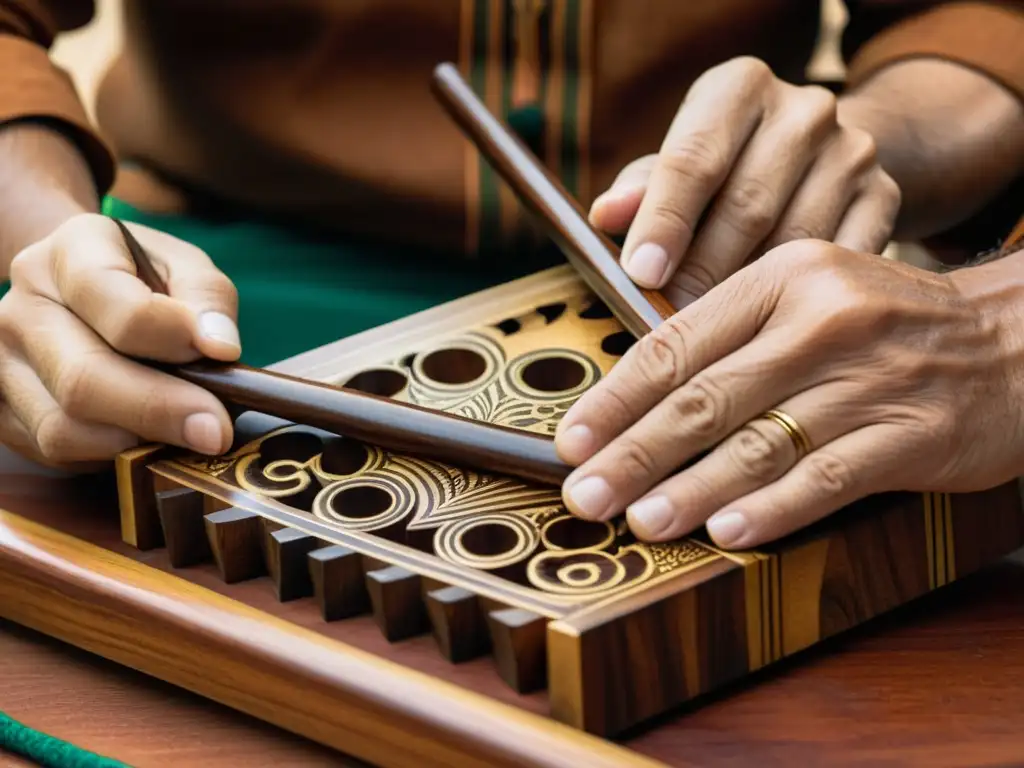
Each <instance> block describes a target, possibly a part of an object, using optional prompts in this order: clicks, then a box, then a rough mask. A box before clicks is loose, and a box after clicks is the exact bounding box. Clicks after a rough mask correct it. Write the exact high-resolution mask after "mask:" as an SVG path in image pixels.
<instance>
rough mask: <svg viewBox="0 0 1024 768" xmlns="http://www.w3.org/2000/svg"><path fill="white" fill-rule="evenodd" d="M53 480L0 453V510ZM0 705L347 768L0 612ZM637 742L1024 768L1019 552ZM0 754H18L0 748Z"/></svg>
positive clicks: (36, 719) (62, 725) (105, 746)
mask: <svg viewBox="0 0 1024 768" xmlns="http://www.w3.org/2000/svg"><path fill="white" fill-rule="evenodd" d="M43 486H47V490H46V492H45V493H43V492H42V491H41V490H39V489H41V488H42V487H43ZM53 486H54V484H53V483H52V481H49V480H48V479H47V477H46V476H45V475H41V474H40V473H39V472H38V470H35V469H33V468H31V467H27V466H26V465H24V464H23V463H20V462H18V461H17V460H16V459H14V458H13V457H11V456H10V455H9V454H5V453H2V452H0V500H2V504H0V506H3V507H4V508H6V509H8V510H10V511H11V512H15V513H18V512H19V507H22V506H23V507H24V508H25V509H28V508H29V507H31V506H32V505H38V504H39V503H40V500H41V499H42V498H49V497H52V493H53ZM85 508H86V505H84V504H83V510H84V509H85ZM88 513H89V514H96V513H95V512H88ZM111 514H112V515H115V516H116V510H113V509H112V510H111ZM0 711H3V712H5V713H6V714H8V715H9V716H11V717H13V718H15V719H17V720H20V721H22V722H24V723H26V724H27V725H29V726H32V727H34V728H37V729H39V730H42V731H44V732H46V733H49V734H52V735H54V736H57V737H59V738H63V739H66V740H68V741H71V742H73V743H75V744H78V745H79V746H82V747H85V748H87V749H91V750H94V751H97V752H100V753H103V754H106V755H109V756H111V757H115V758H118V759H120V760H123V761H125V762H127V763H129V764H131V765H135V766H139V767H140V768H145V767H146V766H159V767H160V768H172V767H174V766H190V767H191V766H236V765H237V766H264V765H265V766H277V765H287V766H319V765H351V764H353V762H352V761H348V760H343V758H342V757H341V756H340V755H337V754H336V753H331V752H329V751H328V750H326V749H322V748H320V747H318V746H316V745H314V744H312V743H310V742H308V741H304V740H303V739H300V738H298V737H295V736H292V735H290V734H287V733H285V732H283V731H281V730H279V729H276V728H274V727H271V726H268V725H265V724H263V723H261V722H259V721H257V720H255V719H252V718H250V717H247V716H244V715H241V714H238V713H236V712H234V711H232V710H229V709H227V708H225V707H222V706H220V705H217V704H213V703H212V702H209V701H206V700H204V699H202V698H200V697H198V696H195V695H192V694H190V693H186V692H184V691H182V690H179V689H176V688H173V687H172V686H169V685H166V684H164V683H162V682H160V681H157V680H154V679H152V678H149V677H147V676H145V675H142V674H140V673H137V672H134V671H132V670H128V669H125V668H121V667H119V666H117V665H115V664H112V663H110V662H107V661H105V660H103V659H101V658H98V657H95V656H92V655H90V654H88V653H85V652H82V651H79V650H77V649H75V648H72V647H70V646H67V645H64V644H62V643H60V642H58V641H55V640H52V639H50V638H47V637H45V636H43V635H39V634H37V633H35V632H32V631H29V630H27V629H24V628H22V627H19V626H16V625H13V624H10V623H6V622H3V621H0ZM635 738H637V739H641V740H643V741H644V742H646V743H647V745H648V746H657V747H658V752H659V753H661V754H671V755H673V760H672V762H673V763H677V764H690V765H699V766H732V765H736V766H746V765H758V766H774V765H779V766H789V765H802V766H809V765H823V764H827V765H885V766H899V765H914V766H916V765H925V764H926V765H928V766H929V767H930V768H932V767H934V766H966V765H1024V558H1022V557H1018V558H1014V559H1010V560H1008V561H1006V562H1004V563H1002V564H1000V565H998V566H996V567H993V568H991V569H989V570H987V571H985V572H983V573H981V574H978V575H976V576H974V577H970V578H968V579H966V580H964V581H962V582H960V583H957V584H954V585H953V586H951V587H949V588H947V589H946V590H944V591H942V592H940V593H938V594H936V595H933V596H931V597H929V598H926V599H924V600H923V601H920V602H919V603H917V604H915V605H913V606H910V607H909V608H907V609H904V610H902V611H899V612H897V613H896V614H893V615H890V616H889V617H886V618H884V619H882V620H880V621H878V622H875V623H873V624H871V625H868V626H866V627H862V628H860V629H858V630H856V631H855V632H854V633H852V634H850V635H847V636H846V637H844V638H840V639H838V640H834V641H831V642H829V643H827V644H825V645H824V646H823V647H821V648H819V649H816V650H814V651H812V652H810V653H808V654H805V655H803V656H801V657H798V658H796V659H794V660H791V661H787V662H784V663H783V664H781V665H779V666H777V667H776V668H775V669H773V670H767V671H765V672H763V673H761V674H759V675H756V676H755V677H754V678H753V679H751V680H749V681H747V682H745V683H744V684H742V685H740V686H736V687H734V688H732V689H731V690H728V691H725V692H723V693H722V694H721V695H719V696H716V697H715V698H714V699H713V700H711V701H706V702H704V703H703V704H702V705H701V706H699V707H693V708H690V709H688V710H686V711H681V712H677V713H674V714H673V715H672V716H671V717H667V718H665V719H664V720H663V721H662V722H661V723H658V724H656V725H655V726H654V727H653V728H651V729H648V730H646V731H645V732H644V733H642V734H639V735H637V736H636V737H635ZM0 765H12V766H13V765H24V763H22V762H21V761H16V760H15V759H14V758H10V759H9V760H8V758H7V756H5V755H3V754H2V753H0Z"/></svg>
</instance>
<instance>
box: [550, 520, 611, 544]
mask: <svg viewBox="0 0 1024 768" xmlns="http://www.w3.org/2000/svg"><path fill="white" fill-rule="evenodd" d="M545 536H546V538H547V540H548V541H549V542H550V543H551V544H552V545H554V546H556V547H561V548H562V549H582V548H584V547H593V546H596V545H597V544H600V543H601V542H602V541H604V540H605V538H606V537H607V536H608V527H607V526H605V525H603V524H600V523H590V522H587V521H586V520H580V519H579V518H578V517H566V518H563V519H561V520H557V521H556V522H554V523H552V524H551V527H550V528H548V529H547V532H546V533H545Z"/></svg>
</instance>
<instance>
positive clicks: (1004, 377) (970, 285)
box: [947, 252, 1024, 471]
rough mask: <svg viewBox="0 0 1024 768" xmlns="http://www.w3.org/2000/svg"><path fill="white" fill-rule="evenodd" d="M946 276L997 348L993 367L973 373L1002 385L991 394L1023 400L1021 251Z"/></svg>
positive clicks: (1023, 277) (1023, 274)
mask: <svg viewBox="0 0 1024 768" xmlns="http://www.w3.org/2000/svg"><path fill="white" fill-rule="evenodd" d="M947 277H948V278H949V280H950V282H951V283H952V284H953V285H954V287H955V288H956V290H957V293H958V295H959V296H961V297H962V298H963V299H964V300H965V301H967V302H968V304H969V305H970V306H971V307H972V308H973V310H974V316H975V317H976V318H977V319H978V322H979V323H981V324H982V327H984V328H986V329H988V330H989V331H990V333H991V338H992V340H993V341H992V343H993V345H994V346H995V348H996V350H997V353H996V355H995V356H994V358H993V359H994V360H995V361H996V367H995V368H994V369H993V370H978V371H977V375H978V376H979V377H984V378H985V379H986V380H988V381H990V382H991V383H992V384H993V386H994V387H998V388H999V389H1002V391H999V389H996V391H995V394H994V395H993V396H994V397H1000V396H1003V397H1006V398H1008V401H1009V402H1011V403H1024V252H1018V253H1014V254H1010V255H1009V256H1005V257H1003V258H999V259H996V260H995V261H990V262H987V263H984V264H981V265H979V266H974V267H967V268H964V269H956V270H954V271H952V272H949V273H947ZM979 359H985V356H984V355H980V356H979ZM1021 458H1022V471H1024V456H1022V457H1021Z"/></svg>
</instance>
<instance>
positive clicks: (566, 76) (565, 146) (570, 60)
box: [561, 0, 583, 195]
mask: <svg viewBox="0 0 1024 768" xmlns="http://www.w3.org/2000/svg"><path fill="white" fill-rule="evenodd" d="M580 22H581V15H580V0H565V40H564V42H565V63H564V69H563V82H564V86H563V91H562V157H561V161H562V163H561V165H562V168H561V171H562V183H563V184H565V188H566V189H568V190H569V192H570V193H571V194H573V195H576V194H578V191H579V190H578V189H577V185H578V184H579V146H578V144H579V142H578V140H577V127H578V125H579V114H578V106H579V85H580V80H579V71H580V67H581V66H582V65H583V62H581V61H580Z"/></svg>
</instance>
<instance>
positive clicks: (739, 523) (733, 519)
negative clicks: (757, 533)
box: [707, 512, 747, 547]
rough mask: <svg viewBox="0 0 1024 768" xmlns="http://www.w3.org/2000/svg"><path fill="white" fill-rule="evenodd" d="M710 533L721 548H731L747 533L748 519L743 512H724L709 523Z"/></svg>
mask: <svg viewBox="0 0 1024 768" xmlns="http://www.w3.org/2000/svg"><path fill="white" fill-rule="evenodd" d="M707 527H708V533H709V534H710V535H711V538H712V539H714V540H715V543H716V544H718V545H719V546H721V547H729V546H732V545H733V544H734V543H736V542H737V541H739V540H740V539H741V538H743V534H744V533H746V532H747V518H745V517H744V516H743V513H742V512H722V513H721V514H718V515H715V516H714V517H712V518H711V519H710V520H708V522H707Z"/></svg>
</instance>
